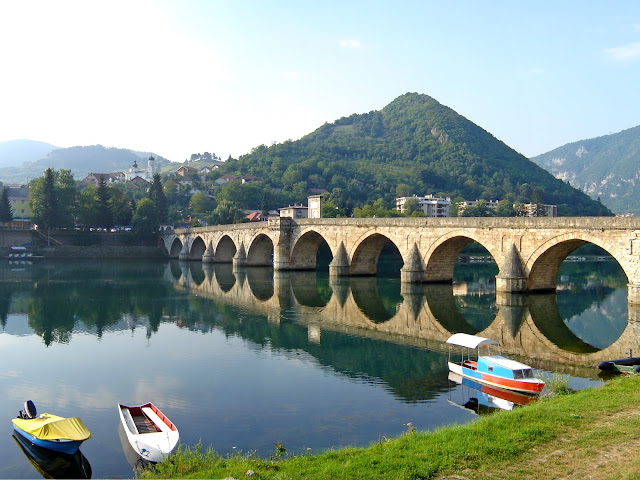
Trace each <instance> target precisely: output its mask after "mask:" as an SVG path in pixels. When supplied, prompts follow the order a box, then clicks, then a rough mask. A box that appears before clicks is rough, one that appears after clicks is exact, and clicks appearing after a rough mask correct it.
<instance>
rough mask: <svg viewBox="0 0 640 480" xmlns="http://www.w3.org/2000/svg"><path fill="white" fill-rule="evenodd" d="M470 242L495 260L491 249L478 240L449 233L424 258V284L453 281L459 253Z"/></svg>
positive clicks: (464, 235) (456, 233)
mask: <svg viewBox="0 0 640 480" xmlns="http://www.w3.org/2000/svg"><path fill="white" fill-rule="evenodd" d="M471 242H477V243H478V244H479V245H481V246H482V247H483V248H485V249H486V250H487V251H488V252H489V254H490V255H491V256H492V258H493V259H494V260H495V259H496V256H495V255H494V253H493V252H492V251H491V249H489V248H487V246H486V245H484V244H483V243H482V242H480V241H479V240H478V239H476V238H473V237H469V236H467V235H466V234H461V233H458V232H451V233H449V234H447V235H443V236H442V237H440V239H439V240H438V241H437V242H435V243H434V244H433V246H432V247H431V248H430V249H429V251H428V252H427V254H426V255H425V256H424V261H425V265H426V268H425V273H424V280H425V281H426V282H436V283H438V282H442V283H449V282H451V281H452V280H453V270H454V268H455V265H456V261H457V259H458V256H459V255H460V252H461V251H462V249H463V248H464V247H465V246H466V245H467V244H469V243H471Z"/></svg>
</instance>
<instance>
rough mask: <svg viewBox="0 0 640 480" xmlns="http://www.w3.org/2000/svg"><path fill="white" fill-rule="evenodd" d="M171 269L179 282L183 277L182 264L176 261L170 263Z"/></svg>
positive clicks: (172, 274)
mask: <svg viewBox="0 0 640 480" xmlns="http://www.w3.org/2000/svg"><path fill="white" fill-rule="evenodd" d="M169 268H170V269H171V276H172V277H173V278H175V279H176V280H178V279H179V278H180V277H181V276H182V269H181V268H180V262H177V261H176V260H171V261H169Z"/></svg>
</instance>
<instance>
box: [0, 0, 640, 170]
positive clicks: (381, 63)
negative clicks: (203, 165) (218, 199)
mask: <svg viewBox="0 0 640 480" xmlns="http://www.w3.org/2000/svg"><path fill="white" fill-rule="evenodd" d="M639 90H640V2H637V1H615V2H604V1H588V0H580V1H560V2H558V1H556V0H554V1H536V2H522V1H512V0H510V1H485V2H481V1H476V0H474V1H453V0H452V1H444V2H443V1H437V2H436V1H433V2H432V1H410V2H409V1H407V2H403V1H399V0H394V1H385V2H379V1H375V0H367V1H349V0H341V1H332V0H325V1H322V2H319V1H317V2H311V1H300V0H298V1H284V0H282V1H276V0H273V1H266V0H262V1H257V0H256V1H242V0H229V1H213V0H212V1H196V0H179V1H178V0H175V1H171V0H163V1H160V0H158V1H153V0H126V1H118V0H108V1H91V0H82V1H63V0H55V1H52V0H46V1H29V0H15V1H14V0H0V141H1V140H13V139H19V138H27V139H32V140H39V141H44V142H48V143H52V144H54V145H56V146H60V147H69V146H74V145H95V144H101V145H104V146H113V147H120V148H131V149H135V150H142V151H153V152H155V153H157V154H159V155H162V156H164V157H166V158H168V159H170V160H175V161H182V160H184V159H185V158H187V157H188V156H189V155H190V154H191V153H202V152H204V151H208V152H211V153H216V154H217V155H219V156H221V157H222V158H225V159H226V158H227V156H228V155H230V154H231V155H233V156H234V157H237V156H239V155H242V154H244V153H248V152H249V151H250V150H251V148H253V147H255V146H257V145H260V144H263V143H264V144H267V145H269V144H271V143H272V142H281V141H284V140H287V139H297V138H300V137H301V136H303V135H305V134H307V133H310V132H312V131H313V130H315V129H316V128H318V127H319V126H321V125H322V124H323V123H325V122H333V121H334V120H336V119H338V118H340V117H342V116H348V115H351V114H352V113H365V112H369V111H371V110H379V109H382V108H383V107H384V106H385V105H387V104H389V103H390V102H391V101H393V99H395V98H396V97H398V96H399V95H402V94H403V93H406V92H419V93H425V94H427V95H430V96H432V97H434V98H435V99H436V100H438V101H439V102H440V103H442V104H444V105H447V106H449V107H451V108H453V109H454V110H455V111H457V112H458V113H460V114H461V115H464V116H465V117H466V118H468V119H469V120H471V121H473V122H474V123H476V124H478V125H480V126H481V127H482V128H484V129H486V130H487V131H489V132H490V133H492V134H493V135H495V136H496V137H497V138H499V139H500V140H502V141H504V142H505V143H506V144H508V145H509V146H511V147H512V148H514V149H516V150H517V151H519V152H521V153H523V154H525V155H527V156H534V155H537V154H540V153H544V152H546V151H548V150H551V149H553V148H555V147H558V146H560V145H563V144H565V143H568V142H571V141H575V140H580V139H584V138H591V137H597V136H600V135H606V134H609V133H614V132H618V131H620V130H624V129H626V128H630V127H634V126H636V125H639V124H640V94H639Z"/></svg>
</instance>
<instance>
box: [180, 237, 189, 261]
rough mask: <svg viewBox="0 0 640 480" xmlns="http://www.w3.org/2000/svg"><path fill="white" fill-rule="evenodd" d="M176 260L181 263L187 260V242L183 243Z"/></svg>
mask: <svg viewBox="0 0 640 480" xmlns="http://www.w3.org/2000/svg"><path fill="white" fill-rule="evenodd" d="M178 259H179V260H182V261H187V260H189V245H187V242H185V243H184V245H183V247H182V250H180V253H179V254H178Z"/></svg>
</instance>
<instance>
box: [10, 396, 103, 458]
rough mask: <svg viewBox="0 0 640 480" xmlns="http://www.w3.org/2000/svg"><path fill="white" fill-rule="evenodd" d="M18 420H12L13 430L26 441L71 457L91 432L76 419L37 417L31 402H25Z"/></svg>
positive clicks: (50, 416) (47, 415)
mask: <svg viewBox="0 0 640 480" xmlns="http://www.w3.org/2000/svg"><path fill="white" fill-rule="evenodd" d="M24 405H25V409H24V410H21V411H20V413H19V414H18V418H14V419H12V420H11V421H12V422H13V429H14V430H15V431H16V432H18V433H19V434H20V435H22V436H23V437H24V438H25V439H26V440H27V441H29V442H30V443H32V444H33V445H37V446H38V447H42V448H46V449H49V450H53V451H54V452H61V453H67V454H69V455H73V454H74V453H76V452H77V451H78V448H79V447H80V445H81V444H82V442H84V441H85V440H87V439H89V438H91V432H90V431H89V429H88V428H87V427H85V426H84V424H83V423H82V420H80V419H79V418H78V417H71V418H65V417H59V416H58V415H53V414H51V413H43V414H41V415H40V416H37V411H36V406H35V405H34V403H33V402H32V401H31V400H27V401H26V402H25V404H24Z"/></svg>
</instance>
